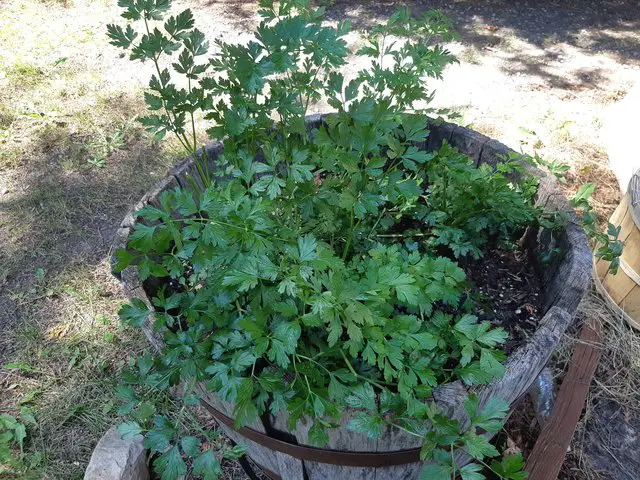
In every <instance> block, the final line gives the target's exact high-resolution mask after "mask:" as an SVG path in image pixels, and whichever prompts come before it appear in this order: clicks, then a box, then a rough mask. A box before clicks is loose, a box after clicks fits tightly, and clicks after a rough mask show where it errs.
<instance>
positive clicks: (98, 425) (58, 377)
mask: <svg viewBox="0 0 640 480" xmlns="http://www.w3.org/2000/svg"><path fill="white" fill-rule="evenodd" d="M15 300H16V302H17V303H18V306H19V308H20V309H21V310H22V312H23V313H26V314H28V317H26V318H25V320H24V321H23V322H21V323H20V324H19V325H18V326H17V327H16V328H14V329H12V330H9V332H8V335H7V336H5V337H4V338H3V339H2V341H1V342H0V348H1V349H3V350H4V352H6V353H5V359H4V360H5V362H4V363H5V366H6V367H9V368H5V369H4V370H2V373H0V388H2V389H3V390H4V389H6V391H7V392H8V393H9V394H8V395H3V397H2V399H1V400H0V410H3V411H10V410H11V409H12V406H13V405H22V406H30V407H32V408H33V409H34V411H35V412H36V419H37V426H36V427H33V428H32V429H31V431H30V434H31V435H30V439H31V440H30V443H29V446H30V448H31V449H32V450H35V451H42V453H43V454H45V460H46V461H45V462H44V463H43V465H42V468H43V473H44V474H50V475H51V478H76V477H80V476H81V474H82V472H83V470H84V467H85V463H86V460H87V458H88V456H89V455H90V453H91V449H92V448H93V445H94V444H95V442H96V441H97V440H98V438H99V437H100V436H101V435H102V434H103V433H104V431H105V430H106V429H107V428H108V427H109V425H111V424H112V423H113V422H114V421H115V410H116V409H117V402H116V400H115V397H114V389H115V385H116V383H117V378H118V371H119V370H120V369H121V368H122V367H123V366H124V365H125V363H126V358H127V357H128V355H134V354H136V353H138V352H140V351H141V350H142V349H144V348H146V347H147V344H146V341H145V339H144V338H143V336H142V335H141V334H140V333H139V332H133V331H131V330H129V329H124V328H123V327H121V326H120V325H119V322H118V319H117V309H118V308H119V305H120V303H121V302H122V297H121V295H120V291H119V285H118V284H117V282H116V281H115V280H114V279H112V278H111V276H110V274H109V270H108V265H107V262H106V261H103V262H101V263H99V264H97V265H96V266H94V267H90V266H80V267H75V268H69V269H67V270H65V271H64V272H62V273H60V274H57V275H55V276H50V275H49V274H48V273H47V272H44V273H43V274H41V275H40V276H39V278H36V281H35V282H34V283H33V284H32V285H31V287H30V288H29V290H28V291H26V292H23V294H22V295H16V298H15Z"/></svg>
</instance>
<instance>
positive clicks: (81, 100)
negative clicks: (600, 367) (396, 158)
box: [0, 0, 640, 480]
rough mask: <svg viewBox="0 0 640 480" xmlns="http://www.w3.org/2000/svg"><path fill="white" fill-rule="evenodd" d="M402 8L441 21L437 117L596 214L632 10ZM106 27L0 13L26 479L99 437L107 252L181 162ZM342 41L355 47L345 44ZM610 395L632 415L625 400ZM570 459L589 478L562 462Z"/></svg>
mask: <svg viewBox="0 0 640 480" xmlns="http://www.w3.org/2000/svg"><path fill="white" fill-rule="evenodd" d="M409 4H410V5H411V6H412V8H414V9H415V10H422V9H424V8H427V7H439V8H442V9H444V10H445V12H447V13H448V14H449V15H451V16H452V17H453V18H454V20H455V21H456V23H457V27H458V30H459V31H460V32H461V36H462V38H461V41H460V42H457V43H455V44H452V45H451V49H452V50H453V51H454V52H455V53H456V54H457V55H458V57H459V59H460V64H459V65H454V66H452V67H450V68H449V69H448V70H447V72H446V75H445V80H444V81H443V82H438V83H437V84H436V85H435V86H436V88H437V89H438V96H437V105H438V106H445V107H449V108H452V109H453V110H455V111H456V112H457V113H458V114H459V115H460V117H459V119H458V121H459V122H460V123H463V124H466V125H469V126H471V127H472V128H476V129H477V130H479V131H481V132H483V133H485V134H487V135H489V136H491V137H494V138H497V139H499V140H501V141H503V142H505V143H507V144H508V145H510V146H512V147H514V148H516V149H520V148H522V149H523V150H525V151H527V152H532V151H534V150H535V151H538V152H539V153H541V154H542V155H544V156H545V157H547V158H549V159H554V158H555V159H558V160H560V161H564V162H567V163H569V164H571V165H572V167H573V168H572V172H571V178H570V183H569V185H568V189H569V190H571V189H573V188H574V185H577V184H578V183H580V182H583V181H588V180H597V182H598V184H599V185H600V187H599V191H598V193H597V196H596V200H597V202H598V204H597V206H598V209H599V211H600V212H601V213H605V214H606V213H607V212H610V211H611V210H612V209H613V208H614V207H615V205H616V204H617V202H618V200H619V194H618V189H617V185H616V182H615V178H614V177H613V176H612V174H611V173H610V172H609V170H608V168H607V156H606V153H605V151H604V150H603V139H602V138H601V133H600V132H601V127H602V125H603V123H604V122H605V121H606V112H607V106H608V105H609V104H611V103H612V102H615V101H616V100H617V99H620V98H621V97H622V96H623V95H624V93H625V92H626V91H627V90H628V88H629V87H630V86H631V85H632V83H633V82H634V81H635V80H636V79H638V78H639V77H640V75H639V72H640V70H639V65H640V58H639V57H640V53H639V52H640V11H638V9H637V4H636V2H632V1H622V0H619V1H618V0H615V1H614V0H612V1H605V2H601V1H595V0H585V1H580V2H578V1H566V2H562V3H561V4H558V3H556V2H552V1H539V2H532V3H531V4H523V3H522V2H515V1H513V2H512V1H509V2H501V1H487V2H473V1H462V0H460V1H446V2H445V1H439V0H435V1H430V2H409ZM186 5H187V3H185V2H180V3H179V4H177V5H175V7H174V8H175V9H176V10H177V9H179V8H181V7H184V6H186ZM189 6H191V7H192V8H194V10H196V12H197V14H198V15H197V24H198V26H199V27H200V28H201V29H202V30H204V31H205V32H206V33H207V34H208V37H209V39H210V40H214V39H215V38H221V37H222V38H224V39H225V40H226V41H234V40H238V41H244V40H246V39H247V38H249V32H250V31H251V29H252V27H253V26H254V25H255V24H256V22H257V17H256V13H255V11H256V6H255V4H254V3H253V2H250V1H240V2H232V1H230V0H222V1H219V2H208V1H200V2H191V3H189ZM393 8H394V3H393V2H390V1H382V2H372V1H371V2H368V1H362V2H347V1H338V2H336V3H335V4H333V5H331V6H330V7H329V8H328V17H329V21H336V20H339V19H345V18H347V19H350V20H351V21H352V23H353V25H354V27H355V28H358V29H360V28H364V29H366V28H369V27H370V26H371V25H373V24H375V23H376V22H378V21H382V20H383V19H384V18H385V17H386V16H387V15H388V14H389V13H391V12H392V10H393ZM118 15H119V9H118V8H117V7H116V1H115V0H113V1H111V0H108V1H107V0H100V1H90V0H76V1H73V0H68V1H66V0H65V1H64V2H58V3H46V2H40V1H37V0H5V2H4V3H3V6H2V9H0V43H1V44H2V49H0V245H1V247H0V333H1V335H0V365H4V368H2V369H0V389H2V392H3V393H2V395H0V413H12V414H15V413H16V412H17V411H18V410H19V409H20V407H21V406H27V407H31V408H32V410H33V411H34V414H35V418H36V421H37V424H36V425H35V426H31V427H30V429H29V440H28V443H27V447H28V448H27V452H28V461H31V462H32V468H31V470H30V472H32V473H31V474H30V475H31V476H32V477H33V478H51V479H65V480H66V479H73V478H81V477H82V474H83V471H84V468H85V466H86V463H87V461H88V459H89V456H90V454H91V450H92V448H93V446H94V445H95V443H96V441H97V440H98V439H99V437H100V436H101V435H102V433H103V432H104V431H105V430H106V429H107V428H108V427H109V426H110V425H111V424H113V423H114V422H116V421H117V420H116V415H115V410H116V408H117V403H116V401H115V399H114V394H113V390H114V385H115V383H116V382H117V373H118V371H119V370H120V369H121V368H122V367H123V366H124V364H125V363H126V358H127V357H128V356H129V355H130V354H134V353H136V352H139V351H141V350H142V349H144V348H146V343H145V340H144V339H143V338H142V337H141V335H140V334H139V333H137V332H134V331H131V330H127V329H124V328H122V327H121V326H119V324H118V321H117V315H116V312H117V310H118V308H119V305H120V304H121V302H122V301H123V299H124V298H123V296H122V295H121V292H120V289H119V285H118V284H117V282H116V281H115V280H114V279H112V277H111V276H110V274H109V268H108V260H107V259H108V255H109V253H110V246H111V243H112V239H113V236H114V233H115V229H116V226H117V225H118V223H119V222H120V220H121V219H122V218H123V216H124V214H125V213H126V211H127V209H128V208H129V206H130V205H132V204H133V203H135V201H136V200H137V199H138V198H139V197H140V196H141V195H142V194H143V193H144V191H145V190H146V189H147V188H148V187H149V186H150V185H151V184H152V183H153V182H154V181H155V180H157V179H158V178H160V177H162V176H163V175H164V173H165V172H166V169H167V168H168V166H170V165H171V164H172V163H174V162H175V161H176V159H177V158H179V157H180V156H181V155H182V153H181V151H180V150H179V149H178V148H177V146H176V145H175V143H173V142H172V141H170V140H169V141H165V142H162V143H157V142H155V141H154V140H153V139H152V138H150V137H149V136H148V135H146V134H145V133H144V132H143V131H142V129H141V128H140V126H139V125H138V123H137V121H136V118H137V117H138V116H140V115H142V114H143V112H144V105H143V102H142V91H143V85H144V83H145V82H146V81H147V79H148V77H149V75H150V66H144V65H140V64H138V63H135V64H134V63H132V62H130V61H128V60H127V59H126V58H121V57H120V56H119V55H120V51H118V50H117V49H115V48H113V47H111V46H109V45H108V42H107V39H106V36H105V31H106V24H107V23H110V22H113V21H120V20H118V18H119V17H118ZM349 40H350V42H351V45H352V46H355V45H357V43H358V41H359V37H358V34H357V33H353V34H351V35H350V36H349ZM355 68H356V67H355V66H353V65H351V66H349V67H348V68H347V70H349V69H351V71H352V72H353V70H354V69H355ZM348 73H349V72H348ZM316 108H317V110H326V109H327V107H326V106H323V105H318V106H317V107H316ZM596 310H597V309H596ZM597 311H598V315H602V313H601V312H602V311H601V310H597ZM587 314H588V311H587V313H586V314H585V315H587ZM623 333H624V332H623ZM616 338H617V339H618V340H617V342H618V343H619V344H620V345H637V342H635V343H634V342H626V343H625V342H624V341H623V340H621V339H620V337H618V336H616ZM607 348H609V347H607ZM612 348H613V347H611V348H609V350H608V351H609V352H615V350H614V349H612ZM611 355H614V353H611ZM625 361H626V360H625ZM627 363H628V361H627ZM625 365H626V364H625ZM633 368H635V369H636V370H635V371H636V372H637V368H638V366H637V365H636V366H635V367H633ZM599 381H600V380H599ZM608 387H611V385H608ZM598 388H600V387H598ZM602 391H603V389H602V388H600V389H599V390H598V389H596V390H594V392H595V393H594V395H601V394H602ZM624 394H625V395H626V397H625V398H627V399H628V403H629V404H634V403H635V405H640V402H638V400H640V399H639V398H638V395H639V394H638V392H637V391H636V392H635V393H633V392H629V391H628V390H624ZM634 395H635V396H634ZM635 408H636V409H637V408H638V407H635ZM574 452H578V453H575V454H574V453H573V452H572V454H574V455H575V456H576V457H578V456H580V458H579V460H580V461H577V460H576V462H575V463H576V465H580V468H583V469H586V468H589V467H588V465H587V464H585V462H584V458H583V457H582V453H581V452H582V450H580V446H579V445H578V446H577V449H576V450H575V451H574ZM585 465H586V466H585ZM229 472H230V473H229V475H230V476H235V477H236V478H240V477H241V474H240V473H238V472H237V469H233V468H232V469H230V470H229ZM233 472H235V473H233ZM25 475H26V474H25ZM27 476H28V475H27ZM27 476H25V478H27ZM576 478H580V477H579V476H578V477H576ZM620 478H622V477H620Z"/></svg>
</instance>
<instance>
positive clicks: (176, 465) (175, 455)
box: [153, 445, 187, 480]
mask: <svg viewBox="0 0 640 480" xmlns="http://www.w3.org/2000/svg"><path fill="white" fill-rule="evenodd" d="M153 465H154V466H155V468H156V471H157V472H159V473H160V478H161V479H162V480H176V479H178V478H180V477H181V476H183V475H185V474H186V473H187V464H186V463H185V462H184V460H183V459H182V455H180V450H179V449H178V446H177V445H174V446H173V447H171V448H170V449H169V450H167V451H166V452H164V453H163V454H162V455H160V456H159V457H158V458H157V459H156V460H155V461H154V462H153Z"/></svg>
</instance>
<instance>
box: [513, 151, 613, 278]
mask: <svg viewBox="0 0 640 480" xmlns="http://www.w3.org/2000/svg"><path fill="white" fill-rule="evenodd" d="M514 158H519V159H522V160H524V161H526V162H529V163H531V164H532V165H536V166H540V167H543V168H545V169H546V170H548V171H549V172H550V173H551V174H552V175H553V176H554V177H556V179H558V180H559V181H560V182H561V183H565V182H566V174H567V172H569V170H570V167H569V165H566V164H563V163H560V162H558V161H557V160H553V161H547V160H544V159H543V158H541V157H540V156H539V155H537V154H535V155H533V156H532V155H518V156H517V157H514ZM512 160H513V158H512ZM595 190H596V185H595V184H594V183H585V184H583V185H581V186H580V188H579V189H578V191H577V192H576V193H575V194H574V195H573V196H572V197H571V199H570V204H571V207H572V208H573V210H574V211H575V212H576V213H577V214H578V215H579V217H580V221H581V225H582V228H583V229H584V231H585V233H586V234H587V236H588V237H589V238H590V239H591V241H592V242H593V244H594V246H595V251H594V255H595V256H596V257H598V258H602V259H603V260H606V261H608V262H609V268H608V270H609V271H610V272H611V273H613V274H616V273H617V272H618V268H619V267H620V257H621V255H622V251H623V249H624V242H623V241H622V240H619V238H618V237H619V235H620V228H621V227H620V226H616V225H613V224H612V223H610V222H606V229H605V230H604V231H603V230H602V229H601V228H600V224H601V223H602V222H601V218H600V217H599V215H598V214H597V213H596V212H595V210H594V209H593V206H592V205H591V197H592V196H593V193H594V192H595ZM572 213H574V212H568V211H567V212H559V213H556V214H554V215H551V216H549V215H547V216H545V217H543V218H542V221H541V225H542V226H544V227H545V228H548V229H550V230H558V229H563V228H564V226H565V225H566V223H567V221H568V219H569V216H570V214H572ZM561 253H562V252H560V251H558V249H551V250H550V251H549V252H547V255H548V256H549V258H552V257H553V256H555V255H558V254H561Z"/></svg>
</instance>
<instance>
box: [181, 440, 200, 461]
mask: <svg viewBox="0 0 640 480" xmlns="http://www.w3.org/2000/svg"><path fill="white" fill-rule="evenodd" d="M180 446H181V447H182V451H183V452H184V453H186V454H187V455H189V456H190V457H196V456H198V455H200V439H199V438H198V437H193V436H186V437H182V439H181V440H180Z"/></svg>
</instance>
